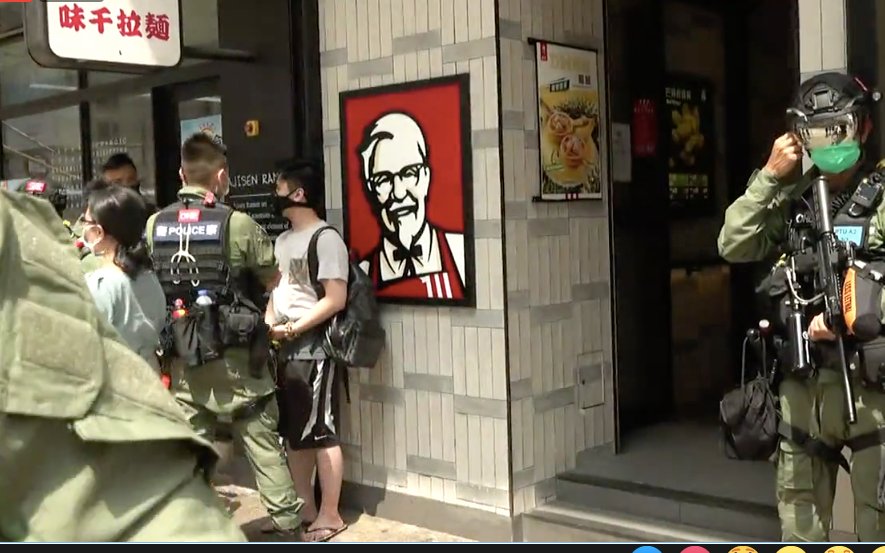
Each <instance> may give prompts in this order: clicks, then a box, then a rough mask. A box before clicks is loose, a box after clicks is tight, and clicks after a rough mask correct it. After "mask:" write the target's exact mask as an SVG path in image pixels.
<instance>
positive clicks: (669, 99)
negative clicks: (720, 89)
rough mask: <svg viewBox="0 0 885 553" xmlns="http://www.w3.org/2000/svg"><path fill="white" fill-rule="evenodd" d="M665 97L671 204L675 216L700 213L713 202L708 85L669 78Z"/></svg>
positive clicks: (710, 95)
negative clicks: (677, 213) (677, 214)
mask: <svg viewBox="0 0 885 553" xmlns="http://www.w3.org/2000/svg"><path fill="white" fill-rule="evenodd" d="M664 96H665V101H666V107H667V111H668V113H669V115H668V117H667V118H668V119H669V120H670V129H669V130H670V132H669V133H668V134H669V136H668V137H667V142H668V144H669V148H668V155H669V160H668V164H669V185H670V204H671V206H672V208H673V209H674V210H675V211H677V212H682V213H696V212H698V211H703V210H705V209H706V208H708V207H709V206H710V205H711V202H712V194H711V190H712V185H713V167H714V165H713V164H714V158H713V156H714V155H715V154H714V150H713V144H712V137H713V102H712V89H711V85H710V84H709V83H707V82H705V81H703V80H700V79H696V78H693V77H687V76H682V75H679V76H674V75H671V76H670V77H669V85H668V86H667V87H666V88H665V89H664Z"/></svg>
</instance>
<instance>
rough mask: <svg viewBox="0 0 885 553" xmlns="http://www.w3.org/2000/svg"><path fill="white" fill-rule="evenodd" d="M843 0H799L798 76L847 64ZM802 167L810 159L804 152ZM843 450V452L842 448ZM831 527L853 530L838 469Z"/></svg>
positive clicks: (845, 480) (845, 482)
mask: <svg viewBox="0 0 885 553" xmlns="http://www.w3.org/2000/svg"><path fill="white" fill-rule="evenodd" d="M845 2H846V0H799V70H800V72H801V80H802V81H804V80H805V79H807V78H809V77H811V76H812V75H814V74H815V73H820V72H822V71H845V70H846V68H847V66H848V54H847V34H846V28H845ZM804 165H805V169H808V168H810V167H811V160H810V159H808V156H807V155H806V156H805V164H804ZM846 453H847V452H846ZM833 530H834V531H835V532H839V533H842V534H847V535H853V534H854V507H853V494H852V491H851V482H850V480H849V477H848V474H847V473H845V471H842V470H840V471H839V480H838V484H837V489H836V503H835V505H834V507H833Z"/></svg>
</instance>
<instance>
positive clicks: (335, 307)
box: [265, 161, 350, 541]
mask: <svg viewBox="0 0 885 553" xmlns="http://www.w3.org/2000/svg"><path fill="white" fill-rule="evenodd" d="M323 183H324V180H323V170H322V166H321V165H320V164H319V163H313V162H310V161H300V162H296V163H294V164H292V165H290V166H288V167H286V168H285V169H283V171H282V172H281V174H280V176H279V179H278V180H277V186H276V192H275V193H274V195H273V196H272V199H273V203H274V206H275V210H276V212H277V214H278V215H280V216H282V217H285V218H286V219H288V220H289V222H290V224H291V229H289V230H287V231H286V232H284V233H282V234H281V235H280V236H279V237H278V238H277V240H276V247H275V248H274V251H275V255H276V258H277V260H278V262H279V269H280V273H281V274H282V275H283V276H282V278H281V279H280V283H279V285H277V287H276V289H274V291H273V294H272V295H271V301H270V302H269V304H268V309H267V315H266V319H265V320H266V322H267V324H268V326H270V327H271V329H272V331H271V332H272V336H273V337H274V338H275V339H277V340H282V341H283V342H284V343H283V347H282V348H281V355H282V362H281V363H280V365H281V369H282V375H281V376H280V378H279V380H280V382H281V394H280V411H281V415H282V416H281V419H280V420H281V425H280V428H281V434H282V435H283V438H284V439H285V440H286V445H287V446H288V448H289V467H290V470H291V471H292V478H293V480H294V481H295V489H296V490H297V491H298V495H299V496H301V497H303V498H304V500H305V506H304V510H303V518H304V520H305V521H306V522H307V523H309V524H310V525H309V526H308V528H307V530H306V532H305V534H304V539H305V541H329V540H330V539H332V538H333V537H335V536H336V535H338V534H340V533H341V532H343V531H344V530H345V529H346V528H347V525H346V524H345V523H344V521H343V520H342V519H341V515H340V513H339V512H338V502H339V499H340V496H341V484H342V480H343V474H344V460H343V457H342V453H341V441H340V438H339V435H340V434H339V433H340V426H339V425H340V421H339V417H340V415H339V411H340V409H339V399H338V396H339V389H340V386H339V382H340V379H341V375H342V374H343V373H342V372H341V371H346V370H347V367H337V366H336V365H335V364H334V363H333V362H332V360H331V359H328V356H327V355H326V353H325V352H324V351H323V348H322V337H323V329H324V328H325V325H326V323H327V322H328V321H329V320H330V319H331V318H332V317H333V316H334V315H335V314H336V313H338V312H340V311H342V310H343V309H344V308H345V306H346V302H347V281H348V276H349V270H350V262H349V258H348V253H347V247H346V246H345V244H344V240H342V239H341V236H340V235H339V234H338V233H337V232H336V231H335V230H334V229H332V228H331V227H329V225H328V223H326V222H325V221H323V220H322V219H320V217H319V215H318V214H317V211H318V208H319V206H321V205H322V193H323V186H324V184H323ZM314 235H316V236H317V238H316V260H317V266H316V274H314V275H312V274H311V268H310V266H309V263H308V248H309V245H310V243H311V240H312V238H313V237H314ZM314 469H316V471H317V476H318V480H319V482H320V488H321V495H322V497H321V501H320V506H319V510H317V505H316V503H315V502H314V496H313V488H312V485H311V478H312V476H313V472H314Z"/></svg>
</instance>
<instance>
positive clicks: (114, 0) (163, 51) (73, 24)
mask: <svg viewBox="0 0 885 553" xmlns="http://www.w3.org/2000/svg"><path fill="white" fill-rule="evenodd" d="M40 3H41V4H44V6H45V8H42V9H41V13H40V14H39V15H40V19H41V20H42V21H40V22H39V23H40V25H39V26H40V27H42V29H40V30H43V29H45V33H41V35H42V37H41V38H43V37H45V39H46V43H47V44H48V50H49V51H48V52H47V53H48V54H50V55H51V56H52V57H57V58H59V59H61V60H73V61H76V62H78V63H81V64H89V63H99V64H114V65H129V66H138V67H172V66H175V65H178V63H179V62H180V61H181V43H182V40H181V11H180V1H179V0H103V1H101V2H94V1H93V2H65V1H64V0H57V1H54V2H45V3H44V2H40ZM43 10H45V16H44V14H43V13H42V12H43ZM44 17H45V19H43V18H44ZM32 21H33V20H30V19H29V20H28V24H31V22H32ZM41 42H42V41H41ZM30 43H31V40H29V45H30ZM32 51H33V48H32ZM35 59H37V61H38V62H40V61H41V60H40V59H39V58H37V57H36V56H35Z"/></svg>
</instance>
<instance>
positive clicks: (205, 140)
mask: <svg viewBox="0 0 885 553" xmlns="http://www.w3.org/2000/svg"><path fill="white" fill-rule="evenodd" d="M180 176H181V180H182V182H183V184H184V186H182V188H181V190H179V191H178V202H176V203H174V204H172V205H170V206H167V207H165V208H164V209H162V210H161V211H160V212H158V213H155V214H154V215H152V216H151V217H150V218H149V219H148V223H147V239H148V245H149V247H150V249H151V254H152V257H153V260H154V266H155V268H156V271H157V276H158V277H159V279H160V284H161V285H162V287H163V292H164V295H165V297H166V305H167V306H168V308H169V309H170V311H172V313H173V317H175V316H176V314H179V315H180V317H179V318H178V319H174V320H175V321H177V322H173V323H172V325H171V326H170V330H171V334H172V335H173V336H175V339H174V341H175V345H174V348H172V351H174V353H173V355H170V357H171V363H170V364H171V367H170V369H171V373H172V374H171V377H172V378H171V380H172V388H171V389H172V391H173V393H174V394H175V397H176V398H177V399H178V401H179V402H180V403H181V405H183V406H184V408H185V410H186V411H187V412H188V413H189V414H190V421H191V424H192V425H193V426H194V428H196V429H197V431H198V432H199V433H200V434H202V435H204V436H206V437H207V438H209V439H211V438H212V437H214V435H215V431H216V428H217V427H218V426H219V425H220V424H221V423H222V422H225V423H230V425H231V426H232V430H233V434H234V436H235V437H236V438H238V439H239V440H240V441H241V442H242V444H243V446H244V450H245V453H246V457H247V458H248V460H249V464H250V465H251V466H252V469H253V472H254V475H255V480H256V484H257V486H258V493H259V495H260V497H261V502H262V503H263V505H264V507H265V508H266V509H267V511H268V514H270V517H271V519H272V521H273V529H272V531H273V532H275V533H277V534H279V535H281V537H283V538H286V539H289V538H292V539H297V538H298V537H299V536H300V530H301V519H300V516H299V513H300V511H301V507H302V505H303V502H302V501H301V499H299V497H298V495H297V494H296V493H295V487H294V486H293V484H292V478H291V476H290V474H289V470H288V467H287V466H286V458H285V453H284V451H283V447H282V445H281V443H280V437H279V433H278V431H277V425H278V422H279V411H278V408H277V403H276V401H275V392H276V382H275V379H274V377H273V375H272V374H271V370H270V368H269V352H270V343H269V340H268V329H267V328H266V327H265V326H264V307H265V305H264V304H265V300H264V294H265V292H266V291H269V290H272V289H273V288H274V286H276V283H277V281H278V280H279V272H278V271H277V262H276V259H275V257H274V250H273V242H272V241H271V239H270V237H269V236H268V235H267V232H266V231H265V230H264V228H263V227H261V225H259V224H258V223H257V222H255V220H253V219H252V218H251V217H249V215H247V214H245V213H243V212H240V211H235V210H233V209H231V208H230V207H228V206H226V205H224V203H223V202H224V199H225V197H226V196H227V194H228V192H229V190H230V179H229V178H228V173H227V157H226V152H225V149H224V147H223V145H220V144H217V143H216V142H214V141H213V140H212V138H210V137H209V136H207V135H205V134H203V133H196V134H194V135H193V136H191V137H190V138H188V139H187V140H185V142H184V144H183V145H182V147H181V169H180Z"/></svg>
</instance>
